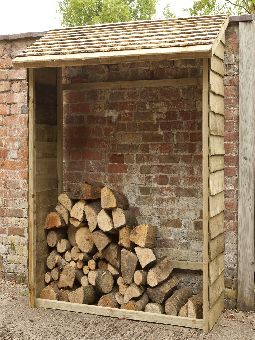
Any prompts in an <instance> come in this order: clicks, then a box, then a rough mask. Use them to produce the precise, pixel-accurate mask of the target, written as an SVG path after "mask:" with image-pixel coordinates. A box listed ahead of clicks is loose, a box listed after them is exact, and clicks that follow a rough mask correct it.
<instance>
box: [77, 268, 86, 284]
mask: <svg viewBox="0 0 255 340" xmlns="http://www.w3.org/2000/svg"><path fill="white" fill-rule="evenodd" d="M83 276H84V274H83V271H82V270H76V272H75V280H76V281H78V282H79V283H81V279H82V277H83Z"/></svg>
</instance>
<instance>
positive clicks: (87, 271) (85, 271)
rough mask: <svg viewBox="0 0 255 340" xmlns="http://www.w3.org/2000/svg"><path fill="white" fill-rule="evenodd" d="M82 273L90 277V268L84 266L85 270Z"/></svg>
mask: <svg viewBox="0 0 255 340" xmlns="http://www.w3.org/2000/svg"><path fill="white" fill-rule="evenodd" d="M82 271H83V274H85V275H88V273H89V267H88V266H84V267H83V269H82Z"/></svg>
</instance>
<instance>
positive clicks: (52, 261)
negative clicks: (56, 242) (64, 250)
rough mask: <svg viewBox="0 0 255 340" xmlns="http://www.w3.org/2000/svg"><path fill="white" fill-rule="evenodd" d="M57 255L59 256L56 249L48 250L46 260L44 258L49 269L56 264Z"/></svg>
mask: <svg viewBox="0 0 255 340" xmlns="http://www.w3.org/2000/svg"><path fill="white" fill-rule="evenodd" d="M58 256H59V254H58V252H57V251H56V250H52V251H51V252H50V254H49V255H48V257H47V260H46V265H47V268H49V269H50V270H51V269H53V268H54V267H55V266H56V264H57V262H58Z"/></svg>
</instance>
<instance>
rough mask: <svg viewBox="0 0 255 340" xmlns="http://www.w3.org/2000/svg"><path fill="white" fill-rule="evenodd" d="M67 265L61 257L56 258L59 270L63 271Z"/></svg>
mask: <svg viewBox="0 0 255 340" xmlns="http://www.w3.org/2000/svg"><path fill="white" fill-rule="evenodd" d="M67 264H68V263H67V262H66V260H65V259H64V258H63V257H62V256H60V255H58V256H57V266H58V267H59V269H63V268H64V267H65V266H66V265H67Z"/></svg>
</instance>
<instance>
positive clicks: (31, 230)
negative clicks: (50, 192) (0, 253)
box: [28, 69, 36, 307]
mask: <svg viewBox="0 0 255 340" xmlns="http://www.w3.org/2000/svg"><path fill="white" fill-rule="evenodd" d="M34 88H35V87H34V71H33V69H29V70H28V97H29V103H28V106H29V117H28V150H29V151H28V152H29V160H28V169H29V184H28V186H29V189H28V190H29V194H28V211H29V222H28V223H29V225H28V285H29V305H30V307H35V298H36V293H35V292H36V228H35V227H36V219H35V216H36V197H35V196H36V188H35V174H36V169H35V164H36V162H35V159H36V154H35V153H36V150H35V91H34Z"/></svg>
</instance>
